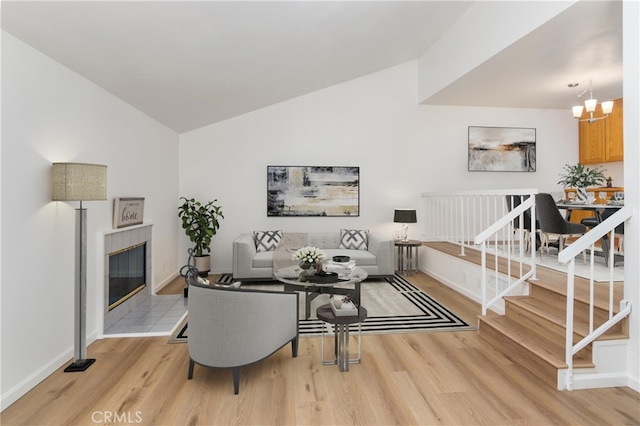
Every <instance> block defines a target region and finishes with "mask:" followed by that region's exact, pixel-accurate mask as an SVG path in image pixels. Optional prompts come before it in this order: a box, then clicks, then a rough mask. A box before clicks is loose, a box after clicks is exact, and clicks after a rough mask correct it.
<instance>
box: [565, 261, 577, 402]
mask: <svg viewBox="0 0 640 426" xmlns="http://www.w3.org/2000/svg"><path fill="white" fill-rule="evenodd" d="M575 261H576V260H575V258H572V259H571V260H570V261H569V264H568V265H567V266H568V269H567V319H566V330H565V333H566V334H565V362H566V363H567V381H566V386H567V389H568V390H573V298H574V284H575V283H574V281H575V275H574V274H575Z"/></svg>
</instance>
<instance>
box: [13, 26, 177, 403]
mask: <svg viewBox="0 0 640 426" xmlns="http://www.w3.org/2000/svg"><path fill="white" fill-rule="evenodd" d="M177 144H178V135H177V134H176V133H175V132H173V131H171V130H169V129H168V128H166V127H165V126H163V125H160V124H159V123H158V122H156V121H154V120H152V119H150V118H149V117H147V116H145V115H143V114H142V113H140V112H139V111H138V110H136V109H134V108H132V107H131V106H129V105H128V104H126V103H124V102H122V101H121V100H119V99H117V98H115V97H113V96H112V95H110V94H108V93H107V92H105V91H104V90H102V89H101V88H99V87H98V86H96V85H95V84H93V83H91V82H89V81H87V80H85V79H84V78H82V77H81V76H79V75H77V74H75V73H74V72H72V71H70V70H69V69H67V68H65V67H63V66H61V65H60V64H58V63H56V62H54V61H52V60H51V59H49V58H48V57H46V56H44V55H42V54H41V53H39V52H37V51H36V50H34V49H32V48H31V47H29V46H27V45H25V44H24V43H22V42H21V41H19V40H17V39H16V38H14V37H13V36H11V35H10V34H8V33H6V32H3V33H2V266H3V267H2V281H1V283H2V302H1V306H2V313H1V318H2V322H1V325H2V337H1V339H2V352H1V354H2V359H1V362H2V364H1V370H2V382H1V385H2V407H3V408H4V407H6V406H7V405H9V404H10V403H12V402H13V401H14V400H15V399H16V398H18V397H20V396H21V395H22V394H23V393H24V392H25V391H27V390H28V389H29V388H31V387H32V386H33V385H35V384H36V383H37V382H38V381H40V380H42V379H43V378H44V377H46V376H47V375H48V374H50V373H51V372H52V371H54V370H55V369H56V368H58V367H60V366H62V365H64V364H66V363H67V362H69V360H70V359H71V357H72V355H73V321H74V318H73V312H74V303H73V300H74V297H73V294H74V293H73V292H74V221H75V212H74V209H75V208H77V207H78V203H63V202H52V201H51V188H50V187H51V163H52V162H55V161H77V162H89V163H100V164H106V165H107V166H108V172H107V173H108V185H107V188H108V189H107V196H108V200H107V201H92V202H86V203H84V207H86V208H87V209H88V230H87V231H88V260H87V284H88V296H87V302H88V306H87V322H88V324H87V334H88V336H89V338H90V339H91V338H95V337H96V336H97V335H98V334H99V333H101V332H102V330H99V329H98V328H99V326H100V324H101V322H100V321H101V320H100V318H101V316H102V306H103V305H102V298H103V297H104V296H103V291H102V288H103V285H104V282H103V279H102V277H103V268H104V265H103V264H102V257H100V255H99V253H98V251H99V250H102V248H99V247H98V246H99V243H98V241H99V240H100V241H101V235H102V231H104V230H108V229H111V227H112V225H111V223H112V211H113V198H114V197H126V196H143V197H145V198H146V200H145V201H146V202H145V212H144V214H145V221H149V222H153V224H154V228H155V231H154V242H153V250H154V253H153V256H154V268H155V269H154V274H153V275H154V276H153V281H154V284H157V283H159V282H161V281H163V280H165V279H167V278H169V277H171V276H173V274H175V271H176V270H177V268H178V265H177V254H176V252H177V246H178V230H179V228H178V221H177V216H176V211H177V210H176V208H177V204H178V200H177V198H178V172H177V168H176V157H177V155H178V146H177ZM98 362H99V360H98Z"/></svg>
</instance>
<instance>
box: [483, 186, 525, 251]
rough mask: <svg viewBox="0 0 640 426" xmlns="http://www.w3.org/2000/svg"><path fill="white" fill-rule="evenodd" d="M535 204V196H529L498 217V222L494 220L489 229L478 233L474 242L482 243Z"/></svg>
mask: <svg viewBox="0 0 640 426" xmlns="http://www.w3.org/2000/svg"><path fill="white" fill-rule="evenodd" d="M533 204H534V198H533V197H529V198H527V199H526V200H524V201H523V202H522V203H521V204H520V205H519V206H518V207H516V208H514V209H513V210H511V211H510V212H509V213H507V214H506V215H505V216H502V217H501V218H500V219H498V221H497V222H494V223H493V224H492V225H491V226H489V227H488V228H487V229H485V230H484V231H482V232H481V233H479V234H478V235H476V236H475V238H474V242H475V243H476V244H480V243H482V242H483V241H486V240H488V239H489V237H491V236H492V235H494V234H496V233H497V232H499V231H500V230H501V229H502V228H504V227H505V226H507V225H509V224H510V223H511V222H512V221H513V220H514V219H515V218H516V217H518V216H520V215H521V214H522V213H524V212H525V211H526V210H529V209H530V208H531V206H533ZM532 222H534V221H532ZM534 223H535V222H534Z"/></svg>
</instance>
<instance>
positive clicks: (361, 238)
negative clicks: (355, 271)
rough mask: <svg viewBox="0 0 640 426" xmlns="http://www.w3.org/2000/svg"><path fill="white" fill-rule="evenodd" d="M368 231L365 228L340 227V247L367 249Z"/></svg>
mask: <svg viewBox="0 0 640 426" xmlns="http://www.w3.org/2000/svg"><path fill="white" fill-rule="evenodd" d="M368 244H369V231H368V230H366V229H360V230H358V229H341V230H340V248H341V249H348V250H367V245H368Z"/></svg>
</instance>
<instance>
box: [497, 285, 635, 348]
mask: <svg viewBox="0 0 640 426" xmlns="http://www.w3.org/2000/svg"><path fill="white" fill-rule="evenodd" d="M504 299H505V301H508V302H509V303H513V304H515V305H517V306H519V307H520V308H522V309H526V310H527V311H529V312H532V313H534V314H535V315H537V316H539V317H542V318H545V319H546V320H548V321H550V322H552V323H554V324H556V325H558V326H560V327H563V328H564V327H566V324H567V321H566V305H565V304H564V303H559V301H555V302H554V301H547V300H540V299H536V298H535V297H531V296H506V297H505V298H504ZM598 325H599V324H596V328H597V326H598ZM573 331H574V333H576V334H577V335H578V336H581V337H584V336H586V335H588V334H589V320H588V319H587V318H581V317H580V316H576V317H575V318H574V320H573ZM628 337H629V336H628V335H627V334H625V333H621V332H617V331H615V330H609V331H608V332H607V333H606V334H604V335H603V336H600V337H599V338H598V339H597V340H613V339H626V338H628Z"/></svg>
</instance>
